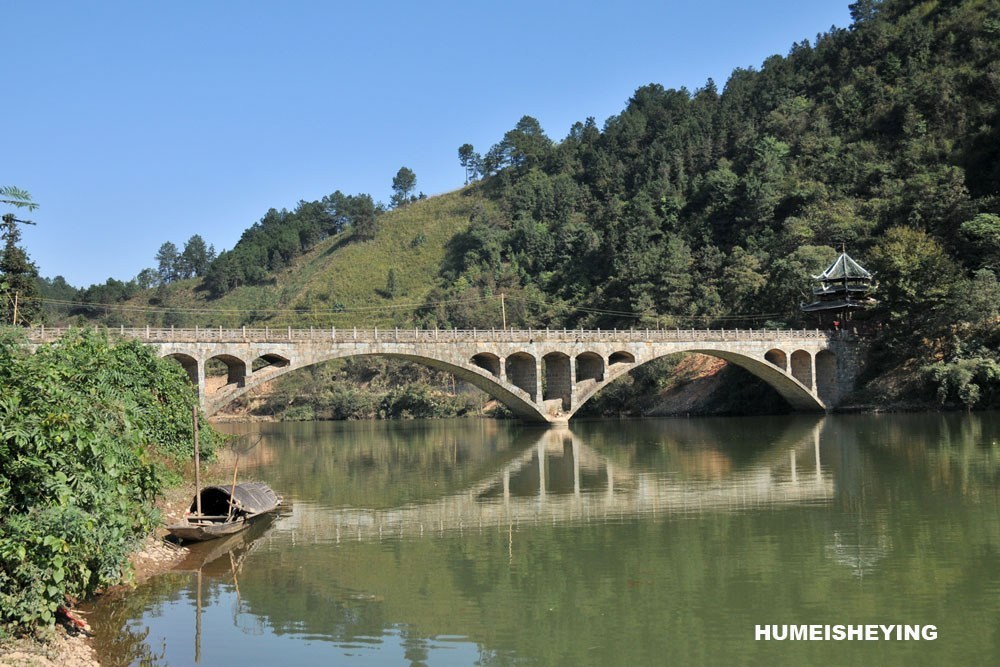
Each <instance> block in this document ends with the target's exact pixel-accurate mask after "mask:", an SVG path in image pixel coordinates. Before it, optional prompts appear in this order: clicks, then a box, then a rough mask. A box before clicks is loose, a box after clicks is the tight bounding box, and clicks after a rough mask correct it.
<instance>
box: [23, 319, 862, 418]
mask: <svg viewBox="0 0 1000 667" xmlns="http://www.w3.org/2000/svg"><path fill="white" fill-rule="evenodd" d="M64 333H65V330H62V329H51V328H36V329H34V330H32V332H31V334H30V338H31V340H32V342H34V343H43V342H49V341H52V340H55V339H57V338H58V337H60V336H61V335H63V334H64ZM110 333H112V334H117V335H119V336H121V337H126V338H134V339H138V340H141V341H143V342H145V343H147V344H149V345H151V346H153V347H155V348H156V349H157V350H158V353H159V354H160V356H163V357H172V358H174V359H176V360H177V361H178V362H179V363H180V364H181V366H183V367H184V369H185V370H186V371H187V373H188V375H189V376H190V378H191V381H192V382H193V383H194V384H195V385H197V387H198V396H199V399H200V401H201V403H202V407H203V408H204V409H205V411H206V413H208V414H214V413H215V412H217V411H218V410H219V409H221V408H222V407H223V406H225V405H226V404H228V403H230V402H231V401H233V400H235V399H236V398H238V397H239V396H241V395H243V394H245V393H246V392H248V391H250V390H251V389H253V388H255V387H258V386H260V385H261V384H263V383H265V382H268V381H270V380H274V379H275V378H277V377H279V376H281V375H283V374H285V373H288V372H291V371H294V370H298V369H300V368H305V367H307V366H311V365H313V364H318V363H322V362H324V361H329V360H332V359H341V358H346V357H354V356H384V357H392V358H396V359H405V360H407V361H413V362H416V363H420V364H423V365H425V366H429V367H431V368H435V369H439V370H443V371H447V372H449V373H451V374H453V375H455V376H456V377H458V378H459V379H461V380H464V381H466V382H468V383H470V384H472V385H475V386H476V387H479V388H480V389H482V390H483V391H485V392H486V393H487V394H489V395H491V396H493V397H494V398H496V399H497V400H499V401H501V402H502V403H503V404H504V405H506V406H507V407H508V408H509V409H510V410H511V411H512V412H514V413H515V414H516V415H518V416H519V417H520V418H521V419H523V420H525V421H529V422H541V423H552V424H562V423H566V422H567V421H568V420H569V419H570V417H572V416H573V415H574V414H575V413H576V412H577V411H578V410H579V409H580V407H581V406H583V405H584V404H585V403H586V402H587V401H588V400H589V399H590V398H591V397H593V396H594V395H595V394H596V393H597V392H598V391H600V390H601V389H603V388H604V387H606V386H607V385H608V384H610V383H612V382H614V381H615V380H617V379H618V378H620V377H621V376H623V375H625V374H626V373H628V372H630V371H632V370H634V369H635V368H637V367H639V366H641V365H642V364H645V363H647V362H650V361H652V360H654V359H658V358H660V357H663V356H666V355H670V354H675V353H680V352H697V353H701V354H707V355H711V356H714V357H719V358H721V359H724V360H726V361H728V362H731V363H734V364H736V365H737V366H741V367H743V368H745V369H746V370H748V371H749V372H750V373H752V374H753V375H755V376H757V377H759V378H761V379H762V380H764V381H765V382H767V383H768V384H769V385H771V386H772V387H774V388H775V390H777V391H778V393H780V394H781V395H782V396H783V397H784V398H785V400H787V401H788V403H789V404H790V405H791V406H792V408H794V409H795V410H798V411H824V410H830V409H831V408H833V407H834V406H836V404H837V401H838V400H839V399H840V398H841V397H842V396H843V395H844V394H846V393H847V392H848V391H850V389H852V388H853V381H854V377H855V376H856V374H857V368H858V355H857V354H856V343H855V342H854V341H853V340H851V339H849V338H845V337H843V336H842V335H835V334H832V333H829V332H825V331H819V330H753V329H750V330H747V329H736V330H699V329H693V330H683V329H669V330H663V329H659V330H656V329H644V330H639V329H628V330H619V329H613V330H602V329H597V330H586V329H551V330H550V329H518V330H513V329H485V330H484V329H471V330H457V329H389V330H380V329H367V330H361V329H356V328H355V329H346V330H345V329H337V328H329V329H319V328H309V329H295V328H290V327H284V328H271V327H265V328H253V329H251V328H246V327H243V328H240V329H223V328H194V329H173V328H171V329H156V328H149V327H146V328H120V329H117V330H116V329H111V330H110ZM211 360H218V361H220V362H222V363H223V364H225V366H226V369H227V372H226V376H225V380H224V382H221V383H207V382H206V373H205V367H206V364H207V363H208V362H209V361H211ZM213 384H214V385H220V386H210V385H213Z"/></svg>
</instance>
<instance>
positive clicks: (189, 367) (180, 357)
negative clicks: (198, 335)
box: [163, 352, 198, 387]
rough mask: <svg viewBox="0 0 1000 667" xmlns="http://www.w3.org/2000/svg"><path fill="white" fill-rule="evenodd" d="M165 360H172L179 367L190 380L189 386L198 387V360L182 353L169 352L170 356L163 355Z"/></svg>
mask: <svg viewBox="0 0 1000 667" xmlns="http://www.w3.org/2000/svg"><path fill="white" fill-rule="evenodd" d="M163 356H164V358H166V359H173V360H174V361H176V362H177V363H179V364H180V365H181V368H183V369H184V372H185V373H187V374H188V378H190V380H191V384H193V385H194V386H196V387H197V386H198V360H197V359H195V358H194V357H192V356H191V355H190V354H184V353H183V352H171V353H170V354H165V355H163Z"/></svg>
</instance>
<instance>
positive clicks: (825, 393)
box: [816, 350, 839, 405]
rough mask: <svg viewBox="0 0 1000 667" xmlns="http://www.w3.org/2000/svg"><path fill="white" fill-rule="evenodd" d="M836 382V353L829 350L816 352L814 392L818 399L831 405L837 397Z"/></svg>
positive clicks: (837, 385)
mask: <svg viewBox="0 0 1000 667" xmlns="http://www.w3.org/2000/svg"><path fill="white" fill-rule="evenodd" d="M838 387H839V384H838V382H837V355H836V354H834V353H833V352H831V351H830V350H820V351H819V352H817V353H816V393H818V394H819V397H820V400H822V401H823V402H824V403H826V404H827V405H832V404H833V403H835V402H836V401H837V399H838V398H839V396H838V393H839V389H838Z"/></svg>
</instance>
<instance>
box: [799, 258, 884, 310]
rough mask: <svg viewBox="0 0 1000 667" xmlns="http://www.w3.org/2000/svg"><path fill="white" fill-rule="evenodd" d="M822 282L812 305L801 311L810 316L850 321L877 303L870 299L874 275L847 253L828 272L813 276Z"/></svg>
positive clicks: (835, 261)
mask: <svg viewBox="0 0 1000 667" xmlns="http://www.w3.org/2000/svg"><path fill="white" fill-rule="evenodd" d="M813 280H816V281H817V282H819V286H818V287H814V288H813V298H814V299H816V300H815V301H813V302H812V303H803V304H801V308H802V310H803V311H804V312H807V313H819V314H820V315H822V314H823V313H835V314H839V316H840V319H841V320H843V319H845V318H848V317H850V313H851V311H854V310H861V309H863V308H867V307H868V306H870V305H872V304H874V303H875V299H873V298H872V297H871V296H869V292H870V291H871V289H872V274H871V273H870V272H869V271H868V270H867V269H865V267H863V266H861V265H860V264H858V263H857V262H856V261H854V260H853V259H852V258H851V256H850V255H848V254H847V251H846V250H845V251H844V252H842V253H840V257H838V258H837V259H836V260H834V262H833V264H831V265H830V266H829V268H827V270H826V271H824V272H823V273H821V274H819V275H818V276H813Z"/></svg>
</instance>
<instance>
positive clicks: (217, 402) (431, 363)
mask: <svg viewBox="0 0 1000 667" xmlns="http://www.w3.org/2000/svg"><path fill="white" fill-rule="evenodd" d="M523 354H524V357H527V358H528V359H530V363H531V369H532V377H533V376H534V375H533V374H534V370H533V369H534V364H535V358H534V357H532V356H531V355H530V354H527V353H523ZM263 356H269V355H263ZM273 356H275V357H278V358H279V359H284V357H280V355H273ZM376 356H377V357H387V358H390V359H402V360H405V361H411V362H414V363H417V364H420V365H422V366H427V367H428V368H433V369H435V370H440V371H445V372H447V373H450V374H452V375H454V376H455V377H457V378H458V379H460V380H463V381H465V382H468V383H469V384H471V385H473V386H475V387H478V388H479V389H482V390H483V391H484V392H486V393H487V394H489V395H490V396H492V397H494V398H496V399H497V400H499V401H500V402H501V403H503V404H504V405H505V406H506V407H507V408H508V409H510V411H511V412H513V413H514V414H515V415H517V416H518V417H520V418H521V419H523V420H525V421H529V422H547V421H548V420H547V419H546V416H545V415H544V414H543V413H542V412H541V411H540V410H539V409H538V407H537V406H536V405H535V403H534V397H533V396H532V395H529V393H528V392H527V391H526V390H524V389H522V388H521V387H520V386H517V385H516V384H514V386H511V385H512V384H513V383H508V382H504V381H503V380H502V379H501V378H500V377H498V376H497V375H494V374H493V371H492V370H491V369H489V368H483V367H481V366H478V365H476V364H475V363H474V362H472V361H471V360H470V363H469V365H457V364H454V363H450V362H448V361H444V360H442V359H435V358H433V357H429V356H422V355H415V354H404V353H398V352H355V351H346V350H345V351H336V352H333V353H330V354H325V355H322V356H318V357H316V358H314V359H311V360H310V361H309V362H308V363H302V364H295V363H291V362H289V363H285V364H282V365H277V364H272V365H271V367H265V368H266V369H267V372H265V373H260V371H257V372H255V373H252V374H250V375H249V376H248V377H247V378H246V380H245V383H244V384H243V385H237V386H234V387H233V388H232V389H229V390H226V391H220V392H218V393H216V394H214V395H210V396H208V397H207V398H208V404H207V411H208V413H209V414H213V413H214V412H216V411H218V410H219V409H221V408H222V407H224V406H225V405H227V404H229V403H231V402H232V401H234V400H236V399H237V398H238V397H240V396H242V395H243V394H244V393H246V392H247V391H250V390H252V389H254V388H256V387H258V386H260V385H261V384H263V383H265V382H270V381H271V380H274V379H276V378H278V377H280V376H282V375H284V374H286V373H290V372H292V371H296V370H300V369H303V368H308V367H309V366H313V365H316V364H319V363H323V362H326V361H332V360H334V359H346V358H349V357H376ZM476 356H479V355H476ZM490 356H493V357H494V358H495V359H496V360H497V361H499V357H496V356H495V355H490ZM511 356H516V355H511ZM285 361H286V362H287V360H285ZM508 361H510V357H508ZM524 361H525V360H524V359H523V358H518V359H515V360H514V363H515V367H517V368H518V371H519V372H522V371H523V372H525V373H526V372H527V369H526V364H525V368H522V367H521V366H519V364H520V363H521V362H524ZM272 367H273V370H272ZM258 373H260V374H259V375H258Z"/></svg>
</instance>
